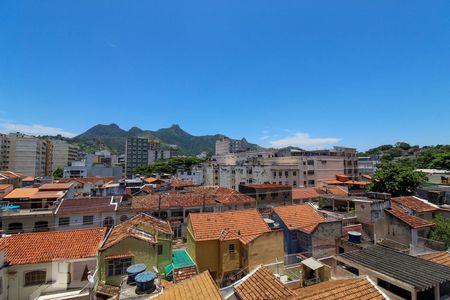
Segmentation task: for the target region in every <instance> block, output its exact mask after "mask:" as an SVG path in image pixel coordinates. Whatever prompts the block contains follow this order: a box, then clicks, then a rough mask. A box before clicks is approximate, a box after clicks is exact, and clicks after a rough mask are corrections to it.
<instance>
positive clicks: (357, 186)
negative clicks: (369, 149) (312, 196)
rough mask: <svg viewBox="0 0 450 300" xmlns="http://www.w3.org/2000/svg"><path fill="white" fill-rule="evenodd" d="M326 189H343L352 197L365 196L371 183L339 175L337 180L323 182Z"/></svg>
mask: <svg viewBox="0 0 450 300" xmlns="http://www.w3.org/2000/svg"><path fill="white" fill-rule="evenodd" d="M321 183H322V185H323V186H326V187H336V186H337V187H342V188H344V189H345V190H347V191H348V193H349V194H351V195H364V193H365V192H366V190H367V187H368V186H369V185H370V184H371V182H369V181H358V180H351V179H350V177H349V176H347V175H343V174H338V175H336V178H333V179H325V180H321Z"/></svg>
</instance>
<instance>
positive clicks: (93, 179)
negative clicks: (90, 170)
mask: <svg viewBox="0 0 450 300" xmlns="http://www.w3.org/2000/svg"><path fill="white" fill-rule="evenodd" d="M114 180H115V178H114V177H86V178H82V177H74V178H62V179H60V180H58V183H68V182H74V181H76V182H79V183H96V182H110V181H114Z"/></svg>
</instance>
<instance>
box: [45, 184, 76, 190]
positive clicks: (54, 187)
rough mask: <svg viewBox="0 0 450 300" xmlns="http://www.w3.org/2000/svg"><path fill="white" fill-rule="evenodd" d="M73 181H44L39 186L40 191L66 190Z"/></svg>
mask: <svg viewBox="0 0 450 300" xmlns="http://www.w3.org/2000/svg"><path fill="white" fill-rule="evenodd" d="M72 184H73V183H70V182H67V183H46V184H43V185H41V186H40V187H39V190H40V191H62V190H68V189H70V187H71V186H72Z"/></svg>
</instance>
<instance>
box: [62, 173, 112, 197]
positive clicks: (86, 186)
mask: <svg viewBox="0 0 450 300" xmlns="http://www.w3.org/2000/svg"><path fill="white" fill-rule="evenodd" d="M113 181H114V177H86V178H81V177H74V178H63V179H60V180H59V181H58V182H59V183H72V184H73V187H74V196H89V195H91V194H92V190H95V189H97V188H100V187H102V186H103V185H104V184H106V183H109V182H113Z"/></svg>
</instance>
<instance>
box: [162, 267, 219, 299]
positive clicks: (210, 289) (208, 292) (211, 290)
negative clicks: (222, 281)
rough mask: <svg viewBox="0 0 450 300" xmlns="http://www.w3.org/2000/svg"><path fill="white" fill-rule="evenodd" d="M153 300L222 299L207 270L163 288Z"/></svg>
mask: <svg viewBox="0 0 450 300" xmlns="http://www.w3.org/2000/svg"><path fill="white" fill-rule="evenodd" d="M153 299H155V300H185V299H188V300H197V299H198V300H219V299H223V298H222V296H221V295H220V293H219V290H218V289H217V286H216V284H215V283H214V280H213V279H212V277H211V275H210V274H209V272H208V271H205V272H203V273H201V274H199V275H196V276H193V277H191V278H189V279H186V280H183V281H182V282H180V283H176V284H174V285H171V286H169V287H167V288H165V289H164V291H163V292H162V294H161V295H159V296H157V297H155V298H153Z"/></svg>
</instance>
